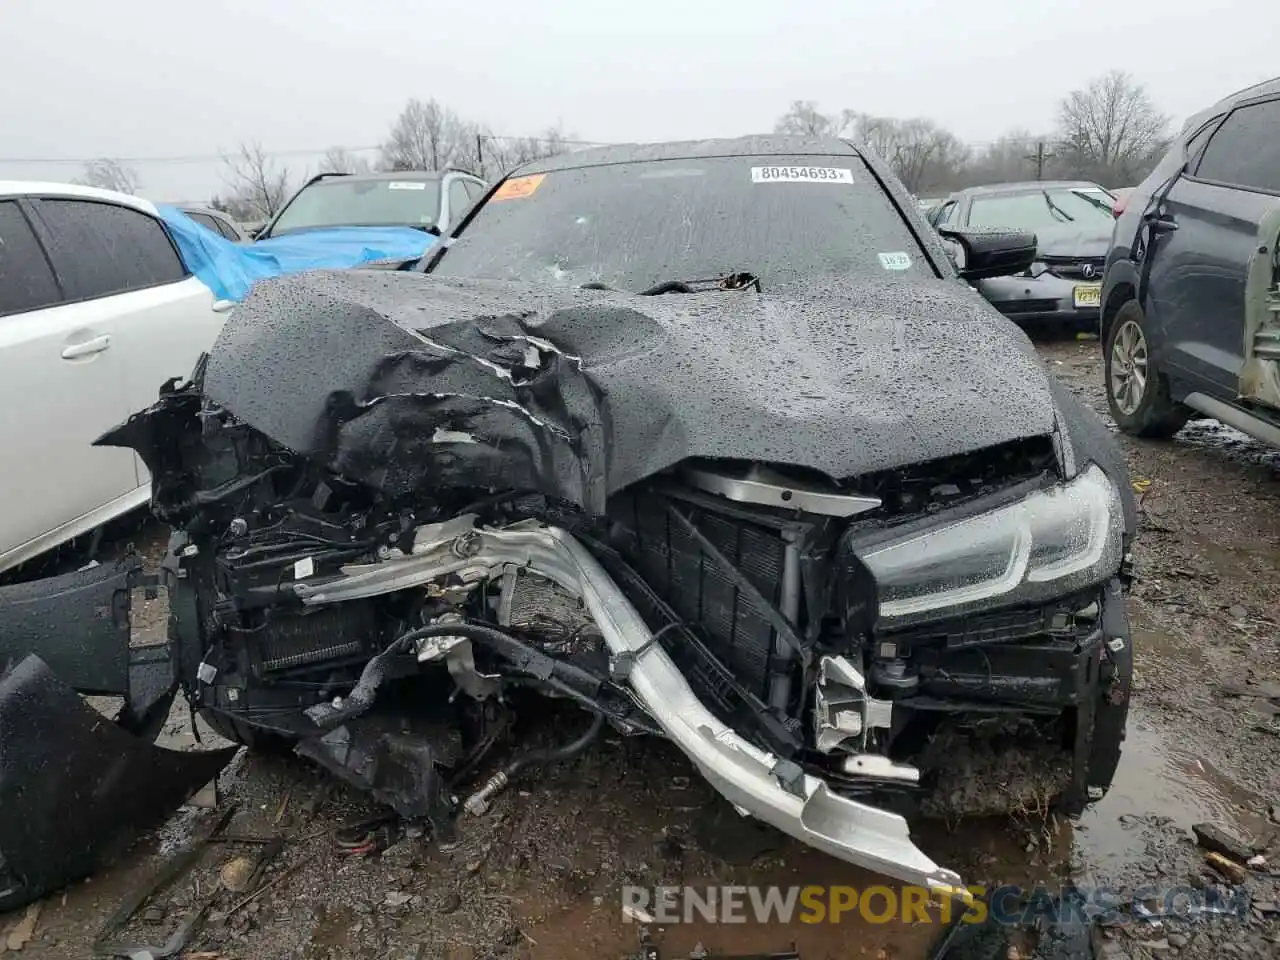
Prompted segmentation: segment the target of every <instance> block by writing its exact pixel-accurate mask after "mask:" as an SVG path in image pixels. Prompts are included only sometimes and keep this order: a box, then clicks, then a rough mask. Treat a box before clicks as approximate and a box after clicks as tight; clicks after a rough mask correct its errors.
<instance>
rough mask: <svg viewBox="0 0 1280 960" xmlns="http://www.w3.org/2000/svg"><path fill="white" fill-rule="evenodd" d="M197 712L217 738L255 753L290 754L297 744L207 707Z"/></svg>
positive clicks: (287, 738) (281, 735)
mask: <svg viewBox="0 0 1280 960" xmlns="http://www.w3.org/2000/svg"><path fill="white" fill-rule="evenodd" d="M198 712H199V715H200V719H201V720H203V721H204V722H205V723H207V724H208V725H209V728H210V729H211V730H213V732H214V733H216V734H217V735H218V736H220V737H222V738H223V739H226V740H230V741H231V742H232V743H238V744H241V745H242V746H246V747H248V748H249V749H250V750H253V751H254V752H255V753H269V754H286V753H292V752H293V746H294V744H295V743H296V742H297V741H296V740H294V739H293V738H292V737H287V736H285V735H284V734H280V733H276V732H275V731H273V730H266V729H263V728H262V727H259V726H256V725H255V724H252V723H246V722H245V721H244V720H240V719H239V718H237V717H234V716H232V715H231V714H229V713H223V712H222V711H221V710H210V709H208V708H207V707H202V708H201V709H200V710H199V711H198Z"/></svg>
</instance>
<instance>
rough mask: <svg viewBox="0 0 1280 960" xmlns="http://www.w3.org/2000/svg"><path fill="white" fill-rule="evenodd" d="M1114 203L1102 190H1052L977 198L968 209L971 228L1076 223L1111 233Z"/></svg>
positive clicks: (1087, 188) (1074, 188)
mask: <svg viewBox="0 0 1280 960" xmlns="http://www.w3.org/2000/svg"><path fill="white" fill-rule="evenodd" d="M1113 202H1114V200H1113V199H1112V198H1111V195H1110V194H1108V193H1107V192H1106V191H1105V190H1103V189H1102V188H1101V187H1049V188H1046V189H1044V190H1031V191H1026V192H1023V193H1006V194H998V195H996V196H992V197H975V198H974V200H973V204H972V206H970V207H969V226H971V227H1016V228H1018V229H1020V230H1037V229H1040V228H1043V227H1060V226H1062V225H1063V224H1072V223H1074V224H1075V225H1077V226H1080V227H1105V228H1106V229H1108V230H1109V229H1111V227H1112V226H1113V225H1114V224H1115V217H1114V216H1113V215H1112V213H1111V205H1112V203H1113Z"/></svg>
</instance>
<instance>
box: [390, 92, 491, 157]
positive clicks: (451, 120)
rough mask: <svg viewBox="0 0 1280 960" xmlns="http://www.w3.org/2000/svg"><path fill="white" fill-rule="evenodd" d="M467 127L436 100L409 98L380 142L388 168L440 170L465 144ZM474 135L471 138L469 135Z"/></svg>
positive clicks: (456, 155)
mask: <svg viewBox="0 0 1280 960" xmlns="http://www.w3.org/2000/svg"><path fill="white" fill-rule="evenodd" d="M469 133H470V131H469V130H468V129H467V125H466V124H465V123H463V122H462V120H461V118H460V117H459V116H458V115H457V114H456V113H454V112H453V111H452V110H450V109H449V108H448V107H442V106H441V105H440V104H439V103H437V102H436V101H435V100H426V101H422V100H418V99H417V98H414V99H412V100H410V101H409V102H408V103H407V104H405V107H404V109H403V110H401V111H400V116H399V117H397V118H396V122H395V125H394V126H393V127H392V128H391V135H390V136H389V137H388V138H387V141H386V143H384V144H383V145H382V149H381V153H382V158H381V163H382V166H383V168H384V169H387V170H441V169H443V168H445V167H447V166H449V165H450V164H451V163H453V162H454V161H455V158H457V157H458V156H459V155H460V154H463V153H464V152H465V151H466V150H467V149H468V148H469V144H467V143H466V140H467V137H468V134H469ZM472 139H474V138H472Z"/></svg>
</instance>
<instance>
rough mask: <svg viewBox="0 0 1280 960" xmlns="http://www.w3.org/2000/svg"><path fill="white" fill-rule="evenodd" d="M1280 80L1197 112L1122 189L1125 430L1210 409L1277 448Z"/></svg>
mask: <svg viewBox="0 0 1280 960" xmlns="http://www.w3.org/2000/svg"><path fill="white" fill-rule="evenodd" d="M1278 245H1280V78H1277V79H1275V80H1269V81H1267V82H1265V83H1260V84H1257V85H1256V86H1253V87H1249V88H1247V89H1245V90H1241V91H1240V92H1238V93H1235V94H1233V95H1232V96H1230V97H1227V98H1226V99H1225V100H1222V101H1221V102H1219V103H1218V104H1216V105H1215V106H1213V107H1210V108H1209V109H1208V110H1205V111H1203V112H1201V113H1199V114H1197V115H1196V116H1194V117H1192V118H1191V119H1190V120H1188V121H1187V123H1186V125H1185V126H1184V127H1183V129H1182V132H1181V133H1180V134H1179V135H1178V137H1177V139H1176V140H1175V142H1174V144H1173V146H1172V148H1171V149H1170V150H1169V152H1168V153H1167V154H1166V155H1165V156H1164V158H1163V159H1162V160H1161V161H1160V163H1159V165H1158V166H1157V167H1156V169H1155V170H1154V171H1153V172H1152V174H1151V175H1150V176H1149V177H1147V179H1146V180H1144V181H1143V182H1142V183H1141V184H1140V185H1139V186H1138V187H1136V188H1135V189H1134V191H1133V193H1132V194H1130V195H1129V196H1128V197H1127V198H1125V200H1124V202H1123V204H1122V206H1121V208H1120V216H1119V219H1118V220H1117V221H1116V227H1115V233H1114V235H1113V237H1112V243H1111V250H1110V251H1109V253H1108V255H1107V265H1106V276H1105V282H1104V284H1103V291H1102V302H1103V310H1102V318H1101V319H1102V325H1101V334H1102V340H1103V344H1104V351H1105V352H1104V361H1105V371H1106V372H1105V376H1106V389H1107V402H1108V404H1109V405H1110V407H1111V415H1112V416H1113V417H1114V418H1115V421H1116V423H1117V424H1118V425H1119V426H1120V428H1121V429H1122V430H1124V431H1125V432H1126V433H1131V434H1134V435H1137V436H1143V437H1168V436H1172V435H1173V434H1174V433H1176V432H1177V431H1178V430H1179V429H1181V427H1182V425H1183V424H1184V423H1186V422H1187V420H1188V419H1190V418H1191V417H1193V416H1197V415H1199V416H1208V417H1213V418H1215V419H1217V420H1220V421H1222V422H1223V423H1227V424H1230V425H1231V426H1233V427H1236V428H1237V429H1239V430H1242V431H1244V432H1245V433H1248V434H1250V435H1252V436H1254V437H1256V438H1258V439H1260V440H1264V441H1266V442H1269V443H1274V444H1277V445H1280V285H1278V282H1280V254H1278V253H1277V246H1278Z"/></svg>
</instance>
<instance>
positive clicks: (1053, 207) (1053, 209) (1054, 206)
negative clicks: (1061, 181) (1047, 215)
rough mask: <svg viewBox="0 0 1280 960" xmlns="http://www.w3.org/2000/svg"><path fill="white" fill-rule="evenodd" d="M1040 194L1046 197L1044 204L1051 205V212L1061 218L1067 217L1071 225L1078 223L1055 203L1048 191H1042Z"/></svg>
mask: <svg viewBox="0 0 1280 960" xmlns="http://www.w3.org/2000/svg"><path fill="white" fill-rule="evenodd" d="M1040 193H1041V195H1042V196H1043V197H1044V202H1045V203H1047V204H1048V205H1049V210H1050V212H1052V213H1056V214H1058V215H1059V216H1061V217H1066V218H1067V221H1068V222H1070V223H1075V222H1076V218H1075V217H1073V216H1072V215H1071V214H1069V213H1067V211H1065V210H1063V209H1062V208H1061V207H1060V206H1058V205H1057V204H1056V203H1054V202H1053V197H1051V196H1049V191H1048V190H1041V191H1040Z"/></svg>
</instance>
